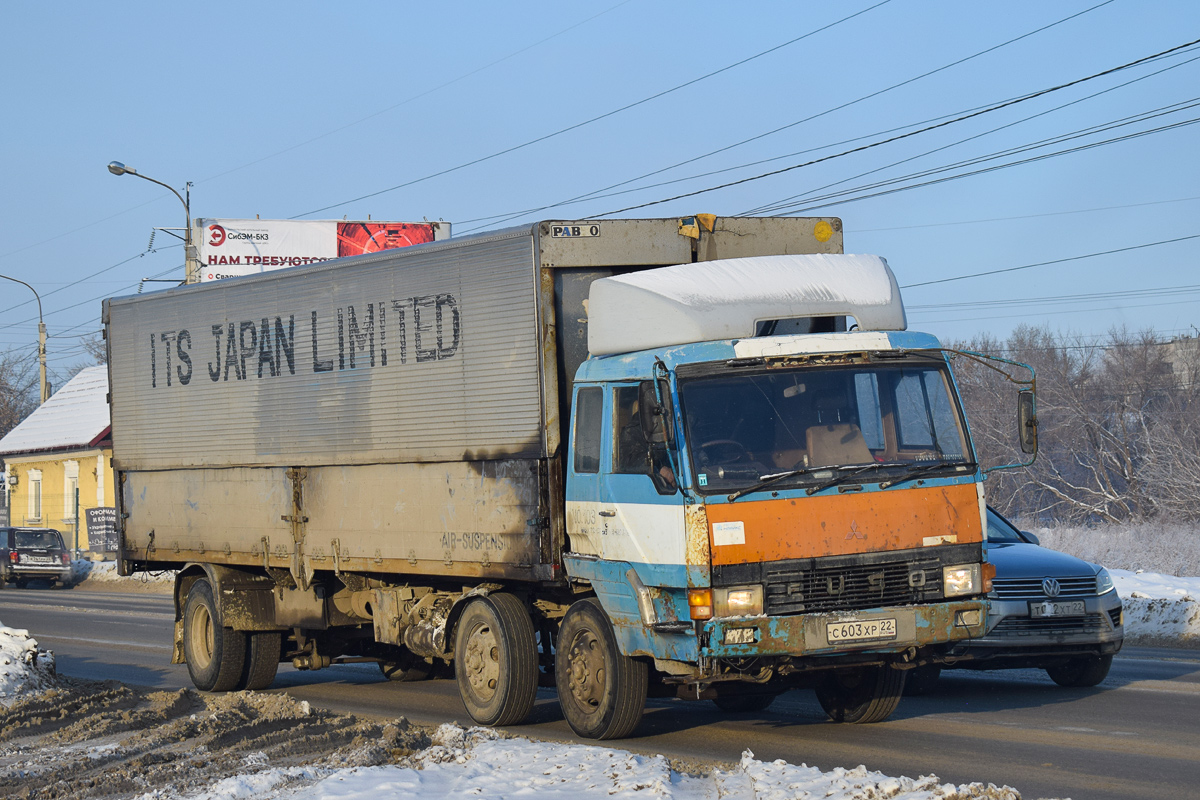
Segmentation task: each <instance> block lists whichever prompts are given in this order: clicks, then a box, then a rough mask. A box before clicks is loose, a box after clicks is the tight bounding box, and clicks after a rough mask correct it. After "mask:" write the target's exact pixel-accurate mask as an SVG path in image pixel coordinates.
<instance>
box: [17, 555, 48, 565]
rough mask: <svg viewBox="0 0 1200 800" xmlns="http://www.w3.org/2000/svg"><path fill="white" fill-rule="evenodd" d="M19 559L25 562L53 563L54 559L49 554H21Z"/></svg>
mask: <svg viewBox="0 0 1200 800" xmlns="http://www.w3.org/2000/svg"><path fill="white" fill-rule="evenodd" d="M21 561H23V562H25V563H26V564H53V563H54V559H53V558H51V557H50V556H21Z"/></svg>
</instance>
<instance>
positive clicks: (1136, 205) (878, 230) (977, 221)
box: [854, 195, 1200, 235]
mask: <svg viewBox="0 0 1200 800" xmlns="http://www.w3.org/2000/svg"><path fill="white" fill-rule="evenodd" d="M1195 200H1200V195H1197V196H1195V197H1177V198H1175V199H1173V200H1151V201H1148V202H1145V203H1128V204H1126V205H1120V206H1097V207H1095V208H1077V209H1073V210H1070V211H1047V212H1044V213H1041V214H1021V215H1019V216H1015V217H990V218H988V219H964V220H958V221H956V222H927V223H925V224H924V225H901V226H898V227H895V228H855V229H854V233H855V234H856V235H857V234H860V233H886V232H888V231H909V230H913V229H914V228H945V227H951V226H954V225H980V224H983V223H987V222H1015V221H1017V220H1022V219H1039V218H1041V217H1061V216H1066V215H1068V214H1091V213H1093V212H1096V211H1121V210H1124V209H1126V208H1143V207H1145V206H1159V205H1165V204H1168V203H1188V202H1192V201H1195Z"/></svg>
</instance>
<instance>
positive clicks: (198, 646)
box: [183, 578, 246, 692]
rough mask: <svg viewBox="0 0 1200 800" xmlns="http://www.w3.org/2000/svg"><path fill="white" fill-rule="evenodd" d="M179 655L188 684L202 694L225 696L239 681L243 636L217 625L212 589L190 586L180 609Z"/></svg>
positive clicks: (243, 659)
mask: <svg viewBox="0 0 1200 800" xmlns="http://www.w3.org/2000/svg"><path fill="white" fill-rule="evenodd" d="M183 655H184V660H186V661H187V667H188V674H189V675H190V676H191V678H192V683H193V684H195V686H196V688H197V689H199V690H200V691H202V692H227V691H229V690H230V689H233V688H235V687H236V686H237V685H238V682H239V681H241V680H242V667H243V666H244V665H245V663H246V635H245V634H244V633H242V632H241V631H235V630H234V629H233V628H226V627H224V626H223V625H222V624H221V615H220V613H219V612H218V611H217V604H216V602H215V601H214V600H213V591H212V586H211V585H209V582H208V581H207V580H206V579H204V578H201V579H200V580H198V581H196V582H195V583H194V584H192V588H191V591H189V592H188V596H187V602H186V603H185V604H184V607H183Z"/></svg>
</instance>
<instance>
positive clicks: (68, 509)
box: [63, 461, 79, 522]
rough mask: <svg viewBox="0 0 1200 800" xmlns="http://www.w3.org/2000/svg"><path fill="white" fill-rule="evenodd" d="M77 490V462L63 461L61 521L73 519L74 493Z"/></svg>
mask: <svg viewBox="0 0 1200 800" xmlns="http://www.w3.org/2000/svg"><path fill="white" fill-rule="evenodd" d="M78 491H79V462H78V461H64V462H63V522H74V521H75V493H76V492H78Z"/></svg>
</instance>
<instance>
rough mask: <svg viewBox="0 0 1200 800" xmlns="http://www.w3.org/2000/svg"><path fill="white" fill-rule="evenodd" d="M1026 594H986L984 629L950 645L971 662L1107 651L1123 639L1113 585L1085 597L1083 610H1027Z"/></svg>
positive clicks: (953, 653) (1120, 612) (1119, 604)
mask: <svg viewBox="0 0 1200 800" xmlns="http://www.w3.org/2000/svg"><path fill="white" fill-rule="evenodd" d="M1031 602H1037V601H1031V600H990V601H989V602H988V607H989V611H988V619H987V632H986V633H985V634H984V635H983V636H981V637H979V638H977V639H972V640H971V641H968V642H962V643H960V644H958V645H956V646H955V647H954V648H953V649H952V650H951V655H953V656H959V657H963V658H966V659H970V660H972V661H976V662H982V661H989V660H994V661H998V660H1004V661H1015V660H1020V659H1029V658H1034V657H1037V656H1049V655H1070V654H1072V653H1077V654H1080V655H1109V654H1112V653H1116V652H1117V651H1119V650H1120V649H1121V644H1122V642H1123V641H1124V639H1125V627H1124V624H1123V623H1124V618H1123V614H1124V611H1123V609H1122V606H1121V598H1120V596H1118V594H1117V593H1116V592H1115V591H1112V592H1106V593H1105V594H1103V595H1098V596H1093V597H1088V598H1084V615H1083V616H1081V617H1079V616H1075V617H1057V618H1055V617H1049V618H1048V617H1041V618H1035V617H1032V616H1031V615H1030V609H1029V605H1030V603H1031Z"/></svg>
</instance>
